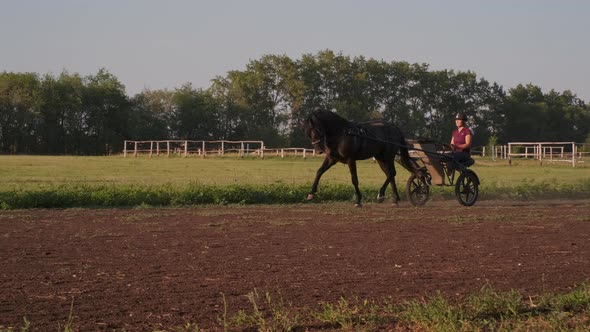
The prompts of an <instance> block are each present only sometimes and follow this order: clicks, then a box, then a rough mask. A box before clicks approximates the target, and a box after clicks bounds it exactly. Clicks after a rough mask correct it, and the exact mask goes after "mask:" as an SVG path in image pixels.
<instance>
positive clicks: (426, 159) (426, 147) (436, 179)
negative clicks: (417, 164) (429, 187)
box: [408, 140, 445, 186]
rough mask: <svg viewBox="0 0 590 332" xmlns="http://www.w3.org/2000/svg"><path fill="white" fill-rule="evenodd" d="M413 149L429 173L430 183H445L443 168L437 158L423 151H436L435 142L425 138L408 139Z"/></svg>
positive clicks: (439, 184)
mask: <svg viewBox="0 0 590 332" xmlns="http://www.w3.org/2000/svg"><path fill="white" fill-rule="evenodd" d="M408 143H410V144H411V145H412V146H413V147H414V148H415V149H420V150H414V154H415V155H416V156H418V159H419V160H421V161H422V163H423V164H424V166H425V167H426V170H427V171H428V173H429V174H430V176H431V177H432V178H431V184H434V185H438V186H441V185H444V184H445V175H444V174H445V171H444V170H443V167H442V164H441V162H440V160H439V159H438V158H433V157H431V156H429V155H428V154H426V152H425V151H428V152H433V153H436V152H437V151H436V144H435V143H434V142H432V141H426V140H408Z"/></svg>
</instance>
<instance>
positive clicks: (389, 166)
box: [377, 159, 401, 205]
mask: <svg viewBox="0 0 590 332" xmlns="http://www.w3.org/2000/svg"><path fill="white" fill-rule="evenodd" d="M379 166H381V169H382V170H383V172H384V173H385V175H387V179H385V183H384V184H383V186H382V187H381V189H380V190H379V196H377V200H378V201H379V202H383V200H384V199H385V190H386V189H387V185H388V184H389V183H391V190H392V191H393V204H395V205H399V201H400V200H401V199H400V197H399V193H398V192H397V185H396V184H395V174H396V171H395V164H394V161H393V159H391V160H383V161H379Z"/></svg>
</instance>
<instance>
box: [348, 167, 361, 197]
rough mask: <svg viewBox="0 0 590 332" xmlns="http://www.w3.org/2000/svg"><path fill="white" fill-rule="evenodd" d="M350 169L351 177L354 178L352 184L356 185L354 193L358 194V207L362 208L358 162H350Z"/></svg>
mask: <svg viewBox="0 0 590 332" xmlns="http://www.w3.org/2000/svg"><path fill="white" fill-rule="evenodd" d="M348 169H349V170H350V177H351V178H352V184H353V185H354V192H355V194H356V203H355V204H354V205H355V206H356V207H361V206H362V204H361V199H362V195H361V191H360V190H359V178H358V176H357V174H356V161H354V160H352V161H349V162H348Z"/></svg>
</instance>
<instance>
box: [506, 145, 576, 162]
mask: <svg viewBox="0 0 590 332" xmlns="http://www.w3.org/2000/svg"><path fill="white" fill-rule="evenodd" d="M577 149H578V147H577V145H576V143H574V142H511V143H508V145H507V146H506V148H505V150H502V155H503V156H506V158H507V159H508V163H509V164H511V163H512V158H525V159H526V158H532V159H535V160H539V162H541V163H543V162H545V161H547V162H568V163H571V164H572V167H576V162H577V161H578V159H582V153H579V152H577Z"/></svg>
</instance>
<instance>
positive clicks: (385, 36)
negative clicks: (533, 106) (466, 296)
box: [0, 0, 590, 102]
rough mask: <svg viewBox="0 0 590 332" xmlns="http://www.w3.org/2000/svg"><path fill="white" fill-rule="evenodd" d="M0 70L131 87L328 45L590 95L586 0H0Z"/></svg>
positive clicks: (204, 82) (160, 85)
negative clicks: (103, 79) (104, 73)
mask: <svg viewBox="0 0 590 332" xmlns="http://www.w3.org/2000/svg"><path fill="white" fill-rule="evenodd" d="M0 8H1V10H0V45H1V50H0V59H1V61H0V71H14V72H36V73H39V74H47V73H52V74H55V75H57V74H59V73H60V72H62V70H64V69H65V70H67V71H69V72H70V73H79V74H81V75H84V76H85V75H89V74H95V73H96V72H97V71H98V70H99V68H101V67H104V68H106V69H107V70H109V71H110V72H111V73H112V74H114V75H115V76H116V77H117V78H119V80H121V82H122V83H123V84H124V85H125V86H126V91H127V93H128V94H129V95H131V96H132V95H134V94H136V93H138V92H140V91H141V90H143V89H144V88H149V89H164V88H168V89H173V88H178V87H180V86H181V85H182V84H184V83H186V82H192V84H193V87H195V88H208V87H209V85H210V80H211V79H212V78H214V77H215V76H218V75H219V76H225V75H226V73H227V72H228V71H230V70H244V69H245V66H246V64H247V63H248V62H249V61H250V60H255V59H259V58H260V57H261V56H262V55H265V54H278V55H282V54H285V55H287V56H289V57H290V58H291V59H293V60H296V59H300V58H301V55H303V54H316V53H317V52H318V51H321V50H325V49H330V50H333V51H335V52H341V53H342V54H343V55H348V56H351V57H354V56H361V55H362V56H364V57H366V58H373V59H377V60H384V61H386V62H391V61H407V62H410V63H427V64H430V66H431V67H430V68H431V69H453V70H455V71H464V70H472V71H474V72H475V73H476V74H477V75H478V76H479V77H483V78H485V79H486V80H488V81H492V82H497V83H498V84H500V85H502V86H503V87H504V88H505V89H508V88H512V87H514V86H516V85H517V84H519V83H524V84H526V83H533V84H536V85H538V86H540V87H541V88H542V89H543V91H544V92H548V91H549V90H551V89H555V90H557V91H559V92H562V91H563V90H566V89H569V90H572V91H573V92H574V93H576V94H577V95H578V97H580V98H581V99H583V100H585V101H586V102H590V1H585V0H487V1H483V0H446V1H445V0H406V1H401V0H399V1H398V0H389V1H387V0H363V1H361V0H358V1H352V0H289V1H282V0H234V1H232V0H211V1H210V0H203V1H199V0H193V1H189V0H161V1H156V0H96V1H94V0H87V1H74V0H28V1H27V0H2V1H1V7H0Z"/></svg>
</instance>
